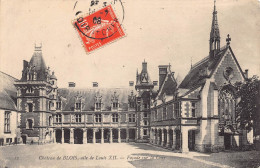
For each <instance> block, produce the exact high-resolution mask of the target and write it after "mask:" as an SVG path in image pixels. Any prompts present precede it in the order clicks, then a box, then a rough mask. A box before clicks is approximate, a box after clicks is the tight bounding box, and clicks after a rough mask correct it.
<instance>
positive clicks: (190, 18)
mask: <svg viewBox="0 0 260 168" xmlns="http://www.w3.org/2000/svg"><path fill="white" fill-rule="evenodd" d="M100 1H101V0H100ZM122 1H123V7H124V10H125V13H124V21H123V23H122V25H123V27H124V29H125V33H126V34H127V35H126V37H124V38H122V39H119V40H118V41H116V42H114V43H112V44H109V45H107V46H105V47H103V48H101V49H98V50H96V51H94V52H93V53H91V54H89V55H87V54H86V52H85V50H84V48H83V47H82V45H81V40H80V39H79V38H78V34H77V32H76V30H75V29H74V27H73V26H72V24H71V21H72V20H73V19H75V13H76V12H77V11H78V10H81V11H83V13H88V11H89V10H88V9H89V4H90V2H91V0H84V1H78V2H77V4H76V7H75V9H73V8H74V5H75V2H76V1H60V0H52V1H46V0H42V1H40V0H34V1H33V0H31V1H29V0H12V1H7V0H1V18H0V22H1V25H0V26H1V27H0V30H1V36H0V38H1V44H0V70H1V71H3V72H5V73H8V74H10V75H12V76H14V77H16V78H18V79H20V78H21V75H22V74H21V73H22V66H23V65H22V64H23V60H28V61H29V60H30V58H31V56H32V54H33V51H34V43H35V42H36V43H40V42H42V45H43V47H42V50H43V56H44V59H45V63H46V64H47V65H48V66H50V68H51V70H54V71H55V74H56V76H57V78H58V85H59V87H67V85H68V84H67V83H68V82H76V85H77V87H90V86H91V85H92V82H99V86H101V87H122V86H128V82H129V81H130V80H134V81H135V76H136V69H137V68H138V69H139V72H140V70H141V64H142V61H143V60H144V59H145V60H146V61H147V62H148V71H149V74H150V76H151V78H152V80H158V65H165V64H169V63H171V65H172V71H174V72H175V74H176V75H180V76H181V77H182V78H184V76H185V75H186V74H187V73H188V71H189V69H190V64H191V57H192V62H193V64H194V63H196V62H197V61H199V60H201V59H202V58H204V57H205V56H207V55H208V53H209V42H208V41H209V34H210V27H211V21H212V11H213V4H214V1H213V0H196V1H194V0H182V1H179V0H178V1H177V0H160V1H159V0H156V1H155V0H142V1H140V0H122ZM216 6H217V11H218V23H219V27H220V35H221V46H223V45H225V44H226V36H227V34H230V36H231V38H232V41H231V47H232V50H233V52H234V53H235V56H236V58H237V60H238V62H239V63H240V65H241V68H242V69H243V70H244V69H249V74H250V75H253V74H258V75H260V3H259V1H257V0H217V3H216ZM115 8H116V12H117V14H118V17H119V18H120V19H122V15H123V14H122V7H121V6H119V5H117V6H115Z"/></svg>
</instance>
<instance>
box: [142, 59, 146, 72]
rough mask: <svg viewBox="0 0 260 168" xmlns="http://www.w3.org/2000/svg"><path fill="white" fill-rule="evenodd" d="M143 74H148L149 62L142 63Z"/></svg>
mask: <svg viewBox="0 0 260 168" xmlns="http://www.w3.org/2000/svg"><path fill="white" fill-rule="evenodd" d="M142 72H147V62H145V60H144V62H143V63H142Z"/></svg>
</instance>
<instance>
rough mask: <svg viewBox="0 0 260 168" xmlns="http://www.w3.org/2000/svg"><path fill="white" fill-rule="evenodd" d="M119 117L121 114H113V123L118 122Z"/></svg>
mask: <svg viewBox="0 0 260 168" xmlns="http://www.w3.org/2000/svg"><path fill="white" fill-rule="evenodd" d="M118 118H119V116H118V114H117V113H114V114H112V122H113V123H118Z"/></svg>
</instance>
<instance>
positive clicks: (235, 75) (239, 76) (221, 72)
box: [212, 46, 245, 87]
mask: <svg viewBox="0 0 260 168" xmlns="http://www.w3.org/2000/svg"><path fill="white" fill-rule="evenodd" d="M212 78H214V79H215V83H216V85H217V86H218V87H219V86H221V85H223V84H227V83H232V84H234V83H235V82H238V81H243V80H244V79H245V76H244V73H243V71H242V69H241V67H240V65H239V63H238V61H237V59H236V57H235V55H234V53H233V52H232V49H231V47H230V46H228V47H227V50H226V52H225V53H224V54H223V55H222V57H221V59H220V60H219V61H218V63H217V65H216V66H215V69H214V71H212Z"/></svg>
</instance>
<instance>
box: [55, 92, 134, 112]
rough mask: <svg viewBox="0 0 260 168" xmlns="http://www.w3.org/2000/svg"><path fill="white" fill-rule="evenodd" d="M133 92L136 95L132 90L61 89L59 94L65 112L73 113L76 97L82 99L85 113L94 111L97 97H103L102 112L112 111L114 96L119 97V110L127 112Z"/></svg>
mask: <svg viewBox="0 0 260 168" xmlns="http://www.w3.org/2000/svg"><path fill="white" fill-rule="evenodd" d="M132 91H133V93H134V94H133V95H136V93H135V90H133V89H131V88H86V89H76V88H59V89H58V94H59V96H60V97H62V99H61V100H62V110H63V111H73V108H74V104H75V102H76V97H78V98H79V99H81V101H82V110H83V111H94V107H95V96H96V95H99V96H102V110H103V111H110V110H111V103H112V97H113V95H114V94H116V95H117V96H118V102H119V110H120V111H126V110H128V96H129V95H131V92H132ZM115 92H116V93H115Z"/></svg>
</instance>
